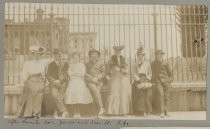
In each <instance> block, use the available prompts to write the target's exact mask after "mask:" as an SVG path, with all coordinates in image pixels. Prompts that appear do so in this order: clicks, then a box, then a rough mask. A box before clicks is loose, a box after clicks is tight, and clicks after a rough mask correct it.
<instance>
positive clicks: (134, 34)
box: [130, 5, 136, 65]
mask: <svg viewBox="0 0 210 129" xmlns="http://www.w3.org/2000/svg"><path fill="white" fill-rule="evenodd" d="M132 7H133V22H134V23H133V30H134V33H133V38H134V53H135V50H136V33H135V32H136V29H135V27H136V22H135V16H136V15H135V11H134V9H135V8H134V5H133V6H132ZM134 55H135V54H134ZM130 65H131V64H130Z"/></svg>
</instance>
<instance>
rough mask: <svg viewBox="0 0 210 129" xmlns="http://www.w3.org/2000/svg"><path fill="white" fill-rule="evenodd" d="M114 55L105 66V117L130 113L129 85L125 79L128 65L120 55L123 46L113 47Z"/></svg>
mask: <svg viewBox="0 0 210 129" xmlns="http://www.w3.org/2000/svg"><path fill="white" fill-rule="evenodd" d="M113 49H114V55H113V56H112V57H111V59H110V61H109V62H108V65H107V78H108V100H107V107H106V113H107V115H127V114H130V113H131V112H132V103H131V85H130V81H129V79H128V77H127V75H128V64H127V62H126V60H125V58H124V57H123V56H122V55H121V51H122V50H123V49H124V46H114V47H113Z"/></svg>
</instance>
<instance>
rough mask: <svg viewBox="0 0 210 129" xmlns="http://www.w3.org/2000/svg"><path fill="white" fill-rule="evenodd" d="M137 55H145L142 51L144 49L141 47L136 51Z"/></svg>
mask: <svg viewBox="0 0 210 129" xmlns="http://www.w3.org/2000/svg"><path fill="white" fill-rule="evenodd" d="M137 55H145V51H144V47H143V46H140V47H139V48H138V49H137Z"/></svg>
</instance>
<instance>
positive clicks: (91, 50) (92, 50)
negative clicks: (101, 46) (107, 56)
mask: <svg viewBox="0 0 210 129" xmlns="http://www.w3.org/2000/svg"><path fill="white" fill-rule="evenodd" d="M94 52H95V53H97V54H98V56H100V55H101V53H100V51H98V50H96V49H90V50H89V52H88V56H89V57H90V55H91V54H92V53H94Z"/></svg>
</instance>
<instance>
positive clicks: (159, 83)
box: [151, 50, 173, 118]
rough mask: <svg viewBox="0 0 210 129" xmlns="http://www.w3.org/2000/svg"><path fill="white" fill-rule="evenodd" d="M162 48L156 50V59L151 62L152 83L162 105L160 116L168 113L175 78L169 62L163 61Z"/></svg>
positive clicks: (162, 116)
mask: <svg viewBox="0 0 210 129" xmlns="http://www.w3.org/2000/svg"><path fill="white" fill-rule="evenodd" d="M164 54H165V53H164V52H163V51H162V50H156V52H155V61H153V62H152V63H151V68H152V73H153V74H152V83H153V85H154V87H155V88H156V90H157V92H158V103H159V105H160V117H161V118H164V117H165V116H169V115H168V107H169V97H170V96H169V95H170V94H169V92H170V85H171V82H172V80H173V74H172V71H171V69H170V67H169V64H168V63H166V62H164V61H163V55H164Z"/></svg>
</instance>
